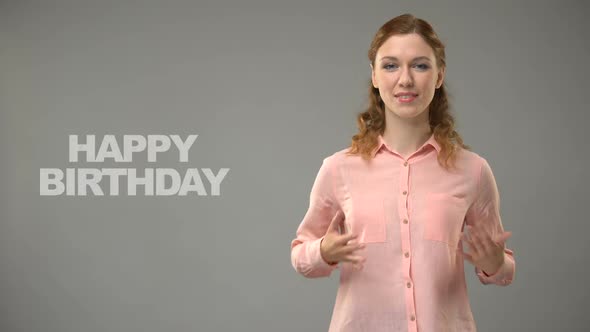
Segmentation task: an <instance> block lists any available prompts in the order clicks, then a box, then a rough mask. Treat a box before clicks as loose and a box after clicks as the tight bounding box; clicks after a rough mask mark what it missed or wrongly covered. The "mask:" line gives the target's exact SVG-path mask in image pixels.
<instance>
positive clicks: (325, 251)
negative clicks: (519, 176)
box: [291, 14, 515, 332]
mask: <svg viewBox="0 0 590 332" xmlns="http://www.w3.org/2000/svg"><path fill="white" fill-rule="evenodd" d="M369 60H370V67H371V76H372V77H371V82H370V86H369V99H370V102H369V106H368V108H367V110H366V111H365V112H363V113H361V114H359V116H358V118H357V123H358V127H359V133H358V134H356V135H354V136H353V137H352V145H351V147H350V148H349V149H345V150H341V151H339V152H336V153H334V154H333V155H331V156H329V157H327V158H325V159H324V161H323V164H322V166H321V168H320V170H319V172H318V175H317V177H316V179H315V182H314V185H313V187H312V190H311V197H310V205H309V209H308V211H307V213H306V214H305V217H304V219H303V221H302V222H301V224H300V225H299V228H298V229H297V237H296V238H295V239H294V240H293V241H292V243H291V261H292V264H293V267H294V268H295V270H296V271H297V272H299V273H301V274H303V275H304V276H306V277H309V278H317V277H327V276H329V275H330V274H331V273H332V271H333V270H334V269H337V268H340V286H339V289H338V294H337V296H336V303H335V306H334V311H333V315H332V320H331V323H330V331H333V332H347V331H351V332H352V331H355V332H358V331H368V332H380V331H388V332H389V331H426V332H431V331H436V332H441V331H461V332H462V331H476V325H475V322H474V319H473V315H472V312H471V307H470V304H469V300H468V296H467V287H466V284H465V273H464V266H463V264H464V263H463V261H464V260H466V261H468V262H469V263H470V264H472V265H473V266H474V267H475V273H476V275H477V277H478V278H479V280H480V281H481V283H483V284H495V285H502V286H505V285H508V284H510V283H511V282H512V280H513V278H514V272H515V261H514V255H513V251H512V250H509V249H507V248H506V247H505V242H506V240H507V239H508V238H509V237H510V235H511V233H510V232H504V230H503V226H502V222H501V219H500V212H499V205H500V201H499V194H498V188H497V185H496V182H495V179H494V176H493V174H492V170H491V168H490V166H489V164H488V163H487V161H486V160H485V159H484V158H482V157H481V156H479V155H478V154H476V153H474V152H471V151H470V150H469V147H468V146H467V145H465V144H463V140H462V139H461V137H460V135H459V134H458V133H457V132H456V131H455V130H454V119H453V116H452V115H451V114H450V113H449V104H448V100H447V93H446V91H445V84H444V77H445V69H446V67H445V51H444V45H443V44H442V43H441V41H440V40H439V39H438V37H437V35H436V33H435V32H434V31H433V29H432V27H431V26H430V24H428V23H427V22H425V21H424V20H421V19H418V18H416V17H414V16H412V15H410V14H404V15H401V16H398V17H395V18H393V19H392V20H390V21H389V22H387V23H385V24H384V25H383V26H382V27H381V28H380V29H379V31H378V32H377V34H376V35H375V38H374V39H373V42H372V44H371V48H370V50H369ZM464 245H465V249H467V250H464Z"/></svg>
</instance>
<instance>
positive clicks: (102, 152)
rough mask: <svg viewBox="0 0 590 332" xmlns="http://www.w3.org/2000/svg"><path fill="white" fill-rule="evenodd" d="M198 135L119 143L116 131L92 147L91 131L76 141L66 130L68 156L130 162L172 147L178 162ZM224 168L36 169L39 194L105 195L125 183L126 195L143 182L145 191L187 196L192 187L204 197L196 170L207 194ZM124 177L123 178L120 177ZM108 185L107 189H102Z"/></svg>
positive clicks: (216, 191)
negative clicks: (67, 135)
mask: <svg viewBox="0 0 590 332" xmlns="http://www.w3.org/2000/svg"><path fill="white" fill-rule="evenodd" d="M197 136H198V135H188V137H187V138H186V139H185V140H183V139H182V138H181V137H180V136H179V135H147V136H143V135H123V137H122V144H119V142H118V141H117V139H116V137H115V135H104V136H103V138H102V141H101V144H100V146H99V147H98V149H96V139H95V135H86V142H85V143H80V142H79V140H78V135H69V161H70V162H71V163H75V162H79V160H78V159H79V157H80V154H83V155H84V156H85V159H84V160H85V161H86V162H88V163H100V162H105V161H112V162H115V163H129V162H132V161H133V157H134V154H137V153H145V154H147V161H148V162H156V161H157V158H158V154H159V153H165V152H167V151H168V150H170V149H171V147H172V146H174V147H175V148H176V150H177V151H178V161H179V162H183V163H186V162H188V154H189V153H188V152H189V149H190V148H191V146H192V145H193V143H194V142H195V140H196V139H197ZM228 172H229V168H220V169H219V171H218V172H217V174H215V173H214V172H213V171H212V170H211V169H210V168H202V169H200V170H199V169H198V168H188V169H186V170H185V171H184V174H183V175H181V173H180V172H179V171H178V170H176V169H174V168H145V169H144V170H143V171H142V172H140V173H143V175H138V172H137V169H135V168H66V169H65V172H64V171H63V170H62V169H59V168H41V169H40V171H39V191H40V194H41V196H59V195H63V194H64V193H65V194H66V195H67V196H86V195H87V194H88V192H92V194H93V195H94V196H104V195H105V192H106V193H107V194H108V195H110V196H118V195H119V194H120V190H119V187H120V184H121V182H126V185H125V187H126V193H127V195H128V196H136V195H137V191H138V190H137V187H138V186H142V187H143V193H144V194H145V195H146V196H171V195H179V196H186V195H188V194H189V193H190V192H195V193H196V194H197V195H199V196H207V195H208V193H207V189H206V188H205V185H204V184H203V179H202V178H201V175H200V173H202V174H203V175H204V176H205V179H206V180H207V181H208V184H209V185H210V188H211V190H210V191H211V195H212V196H219V195H220V191H221V188H220V186H221V182H222V181H223V179H224V178H225V176H226V175H227V173H228ZM121 179H123V181H121ZM106 185H108V191H105V190H103V188H104V187H105V186H106Z"/></svg>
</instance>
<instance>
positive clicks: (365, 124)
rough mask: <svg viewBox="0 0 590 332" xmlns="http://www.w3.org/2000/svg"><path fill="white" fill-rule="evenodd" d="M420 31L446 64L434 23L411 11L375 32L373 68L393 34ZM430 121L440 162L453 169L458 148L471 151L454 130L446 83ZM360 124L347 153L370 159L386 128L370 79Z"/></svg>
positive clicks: (436, 98) (438, 93) (432, 105)
mask: <svg viewBox="0 0 590 332" xmlns="http://www.w3.org/2000/svg"><path fill="white" fill-rule="evenodd" d="M410 33H417V34H419V35H420V36H422V38H423V39H424V41H425V42H426V43H427V44H428V45H430V47H431V48H432V49H433V51H434V55H435V58H436V64H437V67H438V68H439V69H442V68H445V67H446V60H445V59H446V57H445V45H444V44H443V43H442V42H441V41H440V39H439V38H438V36H437V35H436V33H435V32H434V30H433V28H432V26H431V25H430V24H429V23H428V22H426V21H424V20H422V19H419V18H417V17H415V16H414V15H412V14H403V15H400V16H397V17H394V18H393V19H391V20H389V21H388V22H386V23H385V24H384V25H383V26H381V28H379V30H378V31H377V33H376V34H375V37H374V38H373V41H372V42H371V47H370V48H369V52H368V56H369V61H370V62H371V64H372V66H373V68H375V57H376V56H377V50H379V48H380V47H381V45H383V43H385V41H387V39H388V38H389V37H391V36H393V35H399V34H410ZM428 108H429V110H428V111H429V115H428V117H429V123H430V129H431V130H432V132H433V134H434V138H435V139H436V141H437V142H438V143H439V145H440V146H441V151H440V153H439V155H438V163H439V164H440V165H441V166H442V167H444V168H445V169H447V170H448V169H449V168H453V167H454V166H455V161H456V157H457V154H456V152H457V150H458V148H459V147H460V148H464V149H467V150H470V149H471V148H470V147H469V146H468V145H465V144H463V139H462V138H461V136H460V135H459V133H457V131H455V119H454V117H453V115H452V114H451V113H450V110H449V98H448V95H447V91H446V87H445V82H444V81H443V84H442V85H441V86H440V88H438V89H436V90H435V92H434V96H433V98H432V101H431V103H430V105H429V107H428ZM357 127H358V130H359V132H358V133H357V134H356V135H354V136H352V144H351V146H350V148H349V150H348V152H347V154H349V155H351V154H352V155H356V154H360V155H361V157H362V158H363V159H365V160H367V161H370V159H371V157H372V156H371V152H372V151H373V150H374V149H375V148H376V147H377V144H378V136H379V135H381V134H383V132H384V131H385V105H384V103H383V100H382V99H381V96H380V94H379V89H377V88H375V87H374V86H373V84H372V81H371V80H369V104H368V106H367V108H366V109H365V111H364V112H361V113H359V114H358V115H357Z"/></svg>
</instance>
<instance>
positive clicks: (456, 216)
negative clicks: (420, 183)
mask: <svg viewBox="0 0 590 332" xmlns="http://www.w3.org/2000/svg"><path fill="white" fill-rule="evenodd" d="M467 208H468V206H467V202H466V201H465V200H464V199H462V198H459V197H455V196H452V195H450V194H448V193H428V194H427V195H426V212H425V217H426V218H425V220H424V239H426V240H432V241H440V242H444V243H446V244H448V245H449V246H450V247H452V248H456V247H457V246H458V245H459V240H460V237H461V229H462V227H463V221H464V220H465V214H466V213H467Z"/></svg>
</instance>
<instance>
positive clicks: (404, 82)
mask: <svg viewBox="0 0 590 332" xmlns="http://www.w3.org/2000/svg"><path fill="white" fill-rule="evenodd" d="M413 82H414V81H413V78H412V75H411V73H410V69H408V68H402V69H401V73H400V76H399V84H400V85H401V86H412V84H413Z"/></svg>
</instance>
